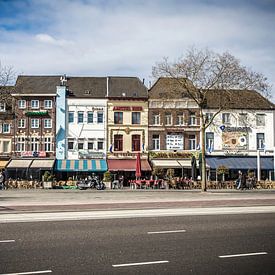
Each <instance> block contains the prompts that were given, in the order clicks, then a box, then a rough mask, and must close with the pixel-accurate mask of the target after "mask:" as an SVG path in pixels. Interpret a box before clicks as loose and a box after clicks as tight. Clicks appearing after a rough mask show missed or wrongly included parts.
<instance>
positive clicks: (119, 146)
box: [114, 135, 123, 151]
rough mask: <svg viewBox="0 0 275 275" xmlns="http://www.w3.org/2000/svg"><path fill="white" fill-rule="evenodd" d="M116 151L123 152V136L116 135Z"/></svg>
mask: <svg viewBox="0 0 275 275" xmlns="http://www.w3.org/2000/svg"><path fill="white" fill-rule="evenodd" d="M114 151H123V135H114Z"/></svg>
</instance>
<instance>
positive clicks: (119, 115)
mask: <svg viewBox="0 0 275 275" xmlns="http://www.w3.org/2000/svg"><path fill="white" fill-rule="evenodd" d="M107 98H108V103H107V104H108V124H107V125H108V129H107V133H108V148H109V151H108V167H109V170H110V171H111V172H112V173H113V174H115V175H116V176H118V177H119V176H122V175H123V177H124V179H125V180H124V184H125V185H127V184H128V180H130V179H134V178H135V167H136V157H137V154H138V153H140V156H141V170H142V177H146V175H148V173H149V172H150V170H151V168H150V165H149V163H148V161H147V159H148V92H147V88H146V87H145V86H144V84H143V83H142V82H141V81H140V80H139V79H138V78H136V77H108V87H107Z"/></svg>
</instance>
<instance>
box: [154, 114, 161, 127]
mask: <svg viewBox="0 0 275 275" xmlns="http://www.w3.org/2000/svg"><path fill="white" fill-rule="evenodd" d="M153 125H160V114H159V113H154V114H153Z"/></svg>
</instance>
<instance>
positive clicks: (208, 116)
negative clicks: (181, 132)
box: [205, 113, 214, 123]
mask: <svg viewBox="0 0 275 275" xmlns="http://www.w3.org/2000/svg"><path fill="white" fill-rule="evenodd" d="M213 116H214V114H213V113H206V114H205V122H206V123H208V122H210V121H211V119H212V118H213Z"/></svg>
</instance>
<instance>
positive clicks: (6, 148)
mask: <svg viewBox="0 0 275 275" xmlns="http://www.w3.org/2000/svg"><path fill="white" fill-rule="evenodd" d="M3 152H4V153H8V152H10V142H9V141H6V140H4V141H3Z"/></svg>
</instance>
